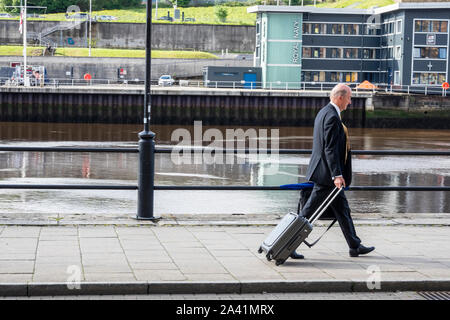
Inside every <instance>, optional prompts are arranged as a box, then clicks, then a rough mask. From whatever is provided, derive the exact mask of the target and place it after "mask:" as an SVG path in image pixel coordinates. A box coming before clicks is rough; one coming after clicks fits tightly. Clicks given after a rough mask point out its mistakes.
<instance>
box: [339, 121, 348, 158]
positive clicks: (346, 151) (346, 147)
mask: <svg viewBox="0 0 450 320" xmlns="http://www.w3.org/2000/svg"><path fill="white" fill-rule="evenodd" d="M339 117H340V115H339ZM341 123H342V127H343V128H344V132H345V163H347V156H348V152H349V151H350V139H349V137H348V129H347V127H346V126H345V124H344V123H343V122H342V118H341Z"/></svg>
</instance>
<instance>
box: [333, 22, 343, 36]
mask: <svg viewBox="0 0 450 320" xmlns="http://www.w3.org/2000/svg"><path fill="white" fill-rule="evenodd" d="M342 31H343V28H342V24H332V25H331V34H342V33H343V32H342Z"/></svg>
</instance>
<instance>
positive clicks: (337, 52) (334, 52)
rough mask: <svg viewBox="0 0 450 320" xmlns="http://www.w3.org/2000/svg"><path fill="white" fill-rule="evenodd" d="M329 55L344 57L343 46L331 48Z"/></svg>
mask: <svg viewBox="0 0 450 320" xmlns="http://www.w3.org/2000/svg"><path fill="white" fill-rule="evenodd" d="M328 56H329V57H330V58H335V59H336V58H342V48H329V49H328Z"/></svg>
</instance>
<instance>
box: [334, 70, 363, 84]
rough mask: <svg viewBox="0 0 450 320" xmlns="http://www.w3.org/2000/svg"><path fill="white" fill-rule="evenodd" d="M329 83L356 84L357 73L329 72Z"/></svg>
mask: <svg viewBox="0 0 450 320" xmlns="http://www.w3.org/2000/svg"><path fill="white" fill-rule="evenodd" d="M330 81H331V82H357V81H358V72H330Z"/></svg>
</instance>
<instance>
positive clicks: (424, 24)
mask: <svg viewBox="0 0 450 320" xmlns="http://www.w3.org/2000/svg"><path fill="white" fill-rule="evenodd" d="M430 27H431V25H430V21H427V20H422V29H421V30H420V31H422V32H428V31H431V30H430V29H431V28H430Z"/></svg>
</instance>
